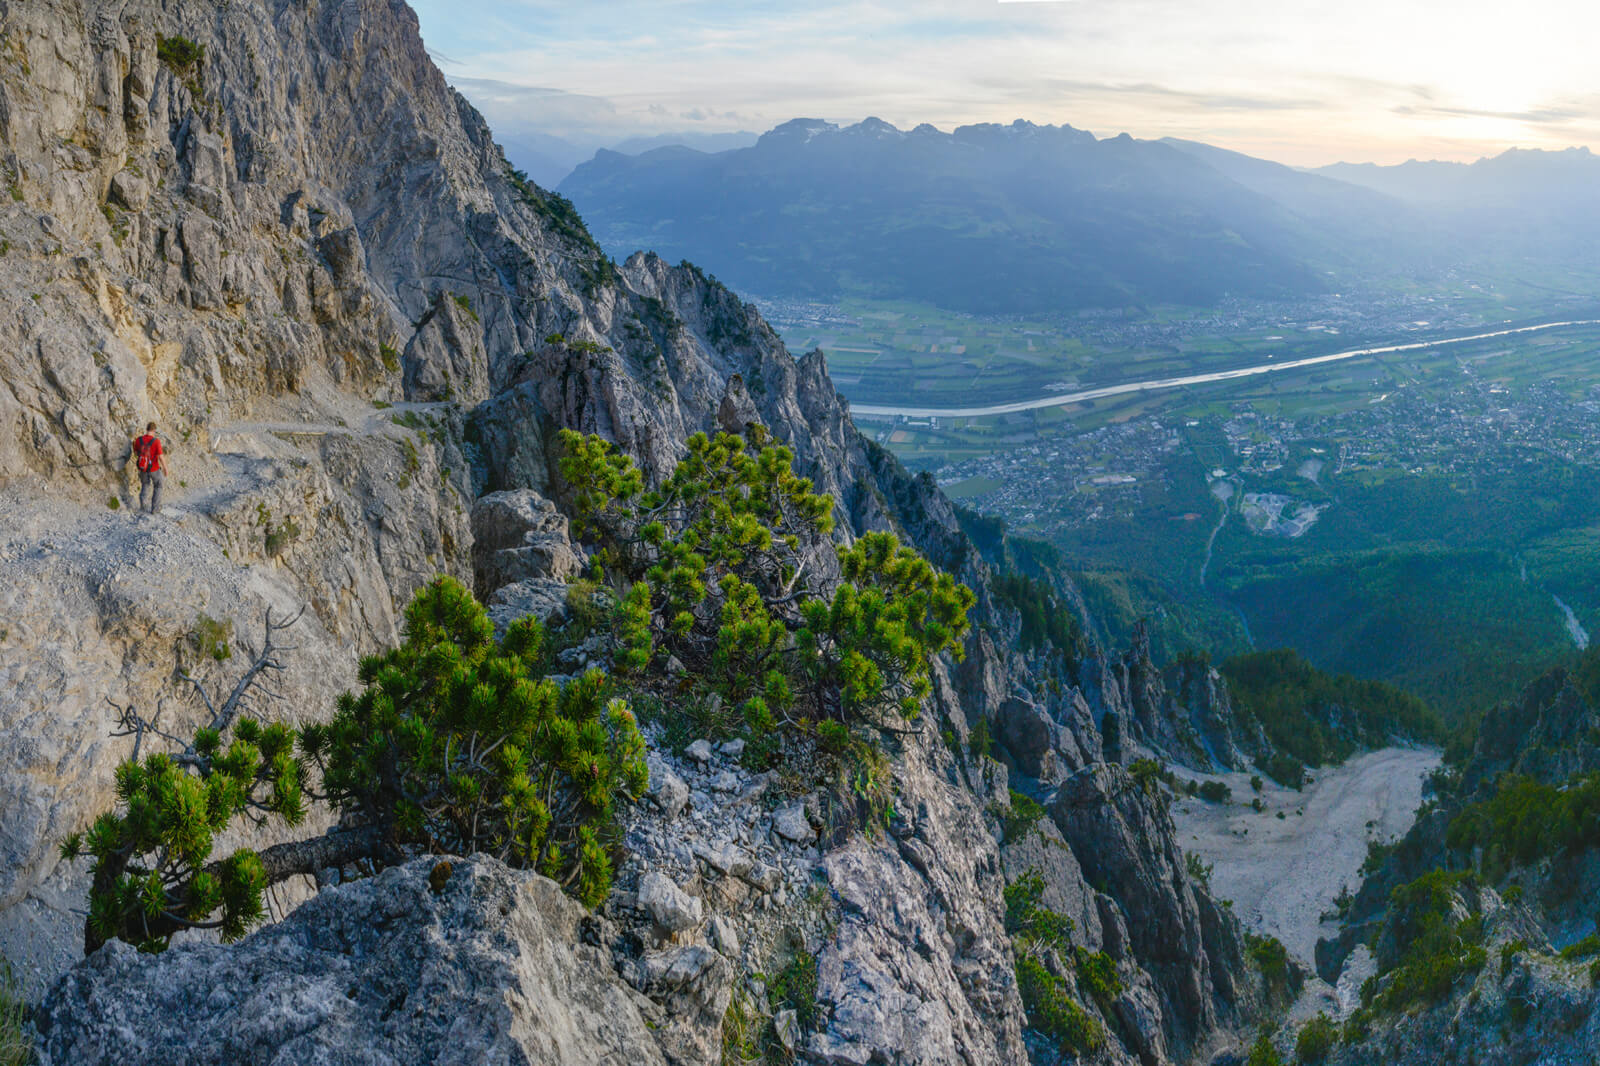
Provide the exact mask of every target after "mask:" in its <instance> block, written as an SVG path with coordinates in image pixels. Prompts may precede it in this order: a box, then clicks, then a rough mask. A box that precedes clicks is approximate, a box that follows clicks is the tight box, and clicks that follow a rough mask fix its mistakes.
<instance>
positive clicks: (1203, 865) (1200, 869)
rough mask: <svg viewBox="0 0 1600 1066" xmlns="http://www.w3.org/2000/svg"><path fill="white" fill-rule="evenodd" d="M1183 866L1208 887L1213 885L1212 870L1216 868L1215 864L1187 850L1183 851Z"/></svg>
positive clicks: (1191, 875)
mask: <svg viewBox="0 0 1600 1066" xmlns="http://www.w3.org/2000/svg"><path fill="white" fill-rule="evenodd" d="M1183 866H1184V869H1185V870H1187V871H1188V872H1189V877H1190V878H1191V879H1193V880H1195V881H1198V882H1199V883H1200V884H1201V885H1203V886H1204V887H1206V888H1208V889H1209V888H1210V887H1211V871H1212V870H1213V869H1215V865H1214V864H1212V863H1208V862H1206V861H1205V860H1204V859H1202V858H1201V857H1200V856H1198V855H1196V854H1195V853H1194V852H1192V851H1186V852H1184V853H1183Z"/></svg>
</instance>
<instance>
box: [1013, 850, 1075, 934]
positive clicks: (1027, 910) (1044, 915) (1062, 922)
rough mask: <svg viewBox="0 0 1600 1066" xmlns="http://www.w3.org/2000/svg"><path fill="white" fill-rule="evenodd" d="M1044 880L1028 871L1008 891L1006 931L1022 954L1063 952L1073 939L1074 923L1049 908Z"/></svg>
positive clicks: (1041, 876) (1037, 873)
mask: <svg viewBox="0 0 1600 1066" xmlns="http://www.w3.org/2000/svg"><path fill="white" fill-rule="evenodd" d="M1043 899H1044V876H1043V875H1042V874H1040V873H1039V871H1038V870H1029V871H1027V872H1026V873H1024V874H1023V875H1022V876H1021V877H1018V878H1017V879H1016V880H1015V881H1012V882H1011V883H1010V884H1008V885H1007V886H1006V887H1005V891H1004V901H1005V906H1006V916H1005V927H1006V932H1007V933H1009V934H1010V936H1011V939H1012V941H1013V943H1014V944H1015V945H1016V946H1017V947H1018V948H1020V949H1022V950H1035V949H1041V950H1042V949H1048V950H1051V951H1057V952H1062V951H1066V950H1067V947H1068V938H1069V937H1071V935H1072V930H1073V922H1072V919H1071V918H1069V917H1067V916H1066V915H1064V914H1057V913H1056V912H1055V911H1053V910H1051V909H1050V908H1048V907H1046V906H1045V905H1044V903H1043V902H1042V901H1043Z"/></svg>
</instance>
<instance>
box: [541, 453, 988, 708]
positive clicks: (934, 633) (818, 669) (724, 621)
mask: <svg viewBox="0 0 1600 1066" xmlns="http://www.w3.org/2000/svg"><path fill="white" fill-rule="evenodd" d="M561 443H562V448H563V451H564V453H565V454H564V455H563V456H562V458H561V459H560V461H559V469H560V471H561V475H562V481H563V483H564V489H565V492H566V495H567V496H568V497H569V498H570V499H571V501H572V505H573V511H574V519H573V522H574V529H575V531H576V532H577V534H578V535H579V536H580V537H583V538H585V539H587V540H588V541H589V542H590V543H592V544H594V546H595V551H594V557H595V560H596V562H597V563H598V564H599V565H601V566H603V567H604V568H605V569H606V570H607V571H608V572H609V573H610V574H611V575H612V580H614V581H619V582H628V583H631V585H632V587H633V588H635V589H637V588H638V587H639V586H640V585H644V586H645V589H646V591H645V592H643V593H638V595H640V596H641V597H645V596H647V597H648V599H649V603H650V605H651V611H652V620H651V627H650V628H651V632H652V635H653V637H654V640H655V643H656V646H658V647H660V648H662V649H664V650H665V651H667V652H668V653H670V654H671V655H673V656H675V657H677V658H678V659H679V661H681V662H683V663H685V664H687V665H688V666H689V667H690V669H691V671H692V672H694V673H695V674H697V676H703V677H705V678H707V679H708V681H709V682H710V683H711V684H712V685H713V686H714V687H715V689H716V690H717V691H718V692H719V693H720V694H721V695H722V696H723V697H724V698H726V699H728V700H730V701H733V702H736V703H740V704H744V703H745V702H746V701H749V700H751V699H754V698H759V699H760V700H761V705H762V706H764V708H765V710H766V711H767V712H769V714H770V715H771V717H772V718H773V720H777V719H778V718H779V716H780V715H781V717H782V719H783V720H784V721H785V722H786V723H788V724H789V725H791V726H797V727H804V726H805V724H806V723H813V724H814V723H818V722H823V721H828V720H834V721H839V722H842V723H844V724H846V725H847V726H850V725H855V724H861V723H866V724H871V723H874V722H875V721H876V720H877V716H878V715H880V714H881V713H883V712H885V711H890V710H897V711H898V712H899V713H900V714H902V715H905V716H913V715H915V714H916V712H917V710H918V708H919V706H920V704H921V701H922V700H923V699H924V698H925V697H926V696H927V694H928V692H929V691H930V688H931V680H930V674H929V671H930V668H931V665H932V662H933V660H934V658H936V657H937V656H939V655H941V654H946V653H948V654H950V655H951V656H953V657H959V656H960V654H961V641H962V639H963V638H964V636H965V634H966V632H967V628H968V622H967V618H966V612H967V609H968V608H969V607H971V605H972V603H973V602H974V597H973V594H972V592H971V590H970V589H968V588H967V587H966V586H964V585H960V584H957V583H956V582H955V580H954V579H953V578H951V577H950V576H949V575H948V574H945V573H943V572H941V571H939V570H937V569H936V568H934V567H933V566H932V565H931V564H930V563H928V561H927V560H926V559H924V558H923V557H922V556H921V555H920V554H918V553H917V552H916V551H914V550H913V549H911V548H908V547H906V546H904V545H902V544H901V543H900V541H899V540H898V538H896V537H895V536H893V535H892V534H887V533H868V534H865V535H863V536H862V537H860V538H859V539H858V540H856V542H855V543H854V544H852V545H850V546H849V547H846V548H840V549H838V550H837V555H838V560H839V566H840V570H841V572H842V574H843V577H844V582H843V583H842V584H840V585H839V586H838V587H837V588H835V589H832V590H830V591H828V592H824V590H821V589H816V590H812V589H809V588H808V587H807V586H805V585H803V584H801V580H802V578H803V577H804V575H805V573H806V570H807V560H806V552H807V550H820V549H821V548H822V545H823V542H824V541H823V539H824V538H825V537H826V535H827V534H828V533H829V532H830V531H831V530H832V527H833V501H832V500H831V498H829V497H827V496H822V495H818V494H816V493H814V492H812V483H811V481H810V480H809V479H806V478H800V477H797V476H796V475H795V474H794V472H793V469H792V463H793V453H792V452H791V451H790V450H789V449H788V448H786V447H782V446H780V445H776V444H774V443H772V441H771V438H770V436H769V435H768V434H767V432H766V430H765V429H763V428H762V427H761V426H759V425H754V426H751V427H750V430H749V438H748V439H745V438H741V437H738V436H735V435H733V434H728V433H721V434H718V435H717V436H715V437H708V436H706V435H704V434H695V435H694V436H693V437H691V438H689V440H688V442H687V444H688V448H687V451H688V454H687V455H686V457H685V458H684V459H683V461H682V462H680V463H679V464H678V466H677V468H676V469H675V470H674V471H673V473H672V475H671V476H670V477H669V478H668V479H667V480H666V481H665V482H664V483H663V484H662V486H661V487H660V488H659V489H657V490H654V491H649V492H647V491H645V489H644V482H643V476H642V474H641V473H640V471H639V470H638V469H637V468H636V467H635V466H634V464H633V462H632V460H631V459H629V458H628V457H627V456H625V455H622V454H621V453H619V452H618V451H617V450H616V449H615V448H614V447H613V446H612V445H611V444H610V443H609V442H607V441H605V440H603V439H601V438H599V437H592V436H591V437H584V436H581V435H579V434H577V433H573V432H571V431H563V433H562V435H561ZM780 605H782V606H783V608H784V609H783V610H781V611H779V610H777V608H778V607H779V606H780ZM796 612H797V613H798V624H795V621H794V615H795V613H796ZM813 727H814V725H813Z"/></svg>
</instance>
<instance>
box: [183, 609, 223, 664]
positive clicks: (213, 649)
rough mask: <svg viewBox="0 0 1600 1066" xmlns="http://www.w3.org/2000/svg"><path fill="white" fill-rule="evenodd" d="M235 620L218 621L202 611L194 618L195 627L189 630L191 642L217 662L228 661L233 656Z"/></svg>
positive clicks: (195, 648) (204, 654)
mask: <svg viewBox="0 0 1600 1066" xmlns="http://www.w3.org/2000/svg"><path fill="white" fill-rule="evenodd" d="M232 641H233V622H232V621H231V620H230V621H218V620H217V619H215V618H212V617H211V616H210V615H208V614H206V613H205V612H204V611H201V612H200V615H199V617H197V618H196V619H195V620H194V628H193V629H192V630H190V631H189V644H190V646H191V647H193V648H194V650H195V651H197V652H199V653H200V654H201V655H203V656H205V657H206V658H208V659H215V660H216V661H217V662H219V663H222V662H227V661H228V660H229V659H231V658H233V648H232V646H231V643H232Z"/></svg>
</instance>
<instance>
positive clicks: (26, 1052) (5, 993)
mask: <svg viewBox="0 0 1600 1066" xmlns="http://www.w3.org/2000/svg"><path fill="white" fill-rule="evenodd" d="M28 1013H29V1012H28V1005H27V1003H26V1002H24V1001H23V998H22V982H21V981H19V980H17V975H16V974H15V973H14V972H13V971H12V969H11V964H10V963H8V962H6V961H4V960H3V959H0V1066H28V1064H29V1063H31V1062H33V1061H34V1060H33V1038H32V1037H31V1036H29V1035H28V1028H27V1021H28Z"/></svg>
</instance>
